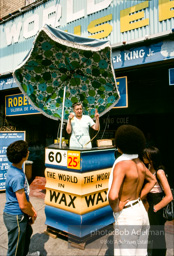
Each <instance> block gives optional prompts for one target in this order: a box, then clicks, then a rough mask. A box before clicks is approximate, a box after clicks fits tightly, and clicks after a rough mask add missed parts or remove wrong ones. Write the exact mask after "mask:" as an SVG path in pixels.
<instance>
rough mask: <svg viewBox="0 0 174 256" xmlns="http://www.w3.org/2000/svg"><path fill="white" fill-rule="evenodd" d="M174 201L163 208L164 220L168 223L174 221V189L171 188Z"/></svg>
mask: <svg viewBox="0 0 174 256" xmlns="http://www.w3.org/2000/svg"><path fill="white" fill-rule="evenodd" d="M171 191H172V195H173V200H172V201H171V202H170V203H168V205H166V206H165V207H164V208H163V218H164V219H165V220H166V221H167V220H168V221H171V220H174V189H173V188H171Z"/></svg>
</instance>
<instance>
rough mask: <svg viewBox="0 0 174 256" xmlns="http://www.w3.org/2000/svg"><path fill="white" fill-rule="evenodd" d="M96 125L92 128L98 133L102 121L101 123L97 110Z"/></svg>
mask: <svg viewBox="0 0 174 256" xmlns="http://www.w3.org/2000/svg"><path fill="white" fill-rule="evenodd" d="M95 120H96V121H95V124H94V125H93V126H92V128H93V129H94V130H96V131H98V130H99V129H100V121H99V113H98V110H97V109H96V110H95Z"/></svg>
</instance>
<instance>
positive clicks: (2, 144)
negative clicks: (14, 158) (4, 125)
mask: <svg viewBox="0 0 174 256" xmlns="http://www.w3.org/2000/svg"><path fill="white" fill-rule="evenodd" d="M17 140H25V131H22V132H20V131H19V132H18V131H15V132H13V131H7V132H6V131H3V132H1V131H0V190H5V180H6V174H7V170H8V167H9V165H10V164H11V163H10V162H9V161H8V159H7V156H6V150H7V147H8V146H9V145H10V144H11V143H12V142H14V141H17Z"/></svg>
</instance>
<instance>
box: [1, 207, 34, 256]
mask: <svg viewBox="0 0 174 256" xmlns="http://www.w3.org/2000/svg"><path fill="white" fill-rule="evenodd" d="M3 218H4V223H5V226H6V228H7V231H8V252H7V256H26V255H27V253H28V251H29V244H30V237H31V235H32V232H33V231H32V227H31V225H30V224H29V223H28V216H27V215H24V214H21V215H12V214H8V213H6V212H3Z"/></svg>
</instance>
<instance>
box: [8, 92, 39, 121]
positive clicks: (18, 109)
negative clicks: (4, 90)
mask: <svg viewBox="0 0 174 256" xmlns="http://www.w3.org/2000/svg"><path fill="white" fill-rule="evenodd" d="M39 113H40V112H39V111H38V110H37V109H35V108H34V107H33V106H31V105H30V103H29V102H28V100H27V98H26V97H25V96H24V95H23V94H22V93H20V94H14V95H8V96H6V97H5V114H6V116H16V115H17V116H19V115H29V114H39Z"/></svg>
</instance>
